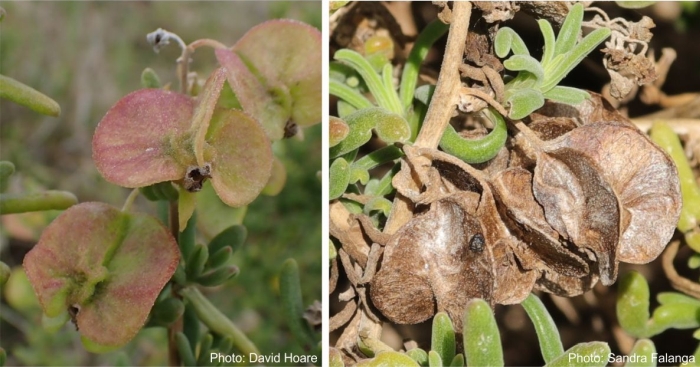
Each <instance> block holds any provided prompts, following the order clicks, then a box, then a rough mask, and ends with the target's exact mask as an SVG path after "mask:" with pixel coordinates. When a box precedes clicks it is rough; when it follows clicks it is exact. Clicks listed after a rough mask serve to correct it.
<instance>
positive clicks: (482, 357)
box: [463, 299, 504, 367]
mask: <svg viewBox="0 0 700 367" xmlns="http://www.w3.org/2000/svg"><path fill="white" fill-rule="evenodd" d="M463 336H464V356H465V359H466V362H467V366H494V367H495V366H503V364H504V362H503V348H502V347H501V335H500V333H499V331H498V325H496V318H495V317H494V316H493V311H491V306H489V304H488V303H486V301H484V300H483V299H473V300H471V301H469V303H467V309H466V311H465V312H464V332H463Z"/></svg>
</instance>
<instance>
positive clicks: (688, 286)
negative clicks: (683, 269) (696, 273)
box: [661, 241, 700, 299]
mask: <svg viewBox="0 0 700 367" xmlns="http://www.w3.org/2000/svg"><path fill="white" fill-rule="evenodd" d="M679 245H680V241H673V242H671V244H670V245H668V247H667V248H666V251H665V252H664V255H663V257H662V259H661V261H662V265H663V268H664V273H665V274H666V277H667V278H668V280H669V281H670V282H671V286H673V288H675V289H676V290H678V291H681V292H683V293H685V294H687V295H689V296H692V297H695V298H698V299H700V284H698V283H695V282H693V281H692V280H690V279H688V278H684V277H682V276H680V275H679V274H678V272H677V271H676V268H674V267H673V259H675V258H676V254H677V253H678V246H679Z"/></svg>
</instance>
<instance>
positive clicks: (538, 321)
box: [521, 294, 564, 363]
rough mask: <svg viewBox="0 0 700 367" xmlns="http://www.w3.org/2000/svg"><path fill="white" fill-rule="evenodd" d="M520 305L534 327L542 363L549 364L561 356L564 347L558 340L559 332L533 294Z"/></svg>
mask: <svg viewBox="0 0 700 367" xmlns="http://www.w3.org/2000/svg"><path fill="white" fill-rule="evenodd" d="M521 305H522V306H523V308H524V309H525V312H527V315H528V316H529V317H530V321H532V324H533V325H534V326H535V332H537V339H538V340H539V341H540V350H541V351H542V357H543V358H544V362H545V363H549V362H551V361H553V360H554V359H555V358H557V357H558V356H560V355H562V354H563V353H564V347H563V346H562V344H561V339H560V338H559V330H557V325H556V324H554V320H553V319H552V316H551V315H550V314H549V312H548V311H547V309H546V308H545V307H544V304H543V303H542V301H541V300H540V299H539V298H538V297H537V296H535V295H534V294H530V295H529V296H528V297H527V298H526V299H525V300H524V301H523V303H522V304H521Z"/></svg>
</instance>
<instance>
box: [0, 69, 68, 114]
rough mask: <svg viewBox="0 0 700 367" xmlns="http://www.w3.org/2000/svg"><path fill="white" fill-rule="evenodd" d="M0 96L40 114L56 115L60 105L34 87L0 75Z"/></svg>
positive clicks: (58, 112)
mask: <svg viewBox="0 0 700 367" xmlns="http://www.w3.org/2000/svg"><path fill="white" fill-rule="evenodd" d="M0 98H3V99H7V100H10V101H12V102H14V103H17V104H18V105H22V106H24V107H28V108H29V109H31V110H32V111H34V112H38V113H40V114H42V115H47V116H53V117H58V116H59V115H60V114H61V106H59V105H58V103H56V101H54V100H53V99H51V98H49V97H48V96H46V95H45V94H43V93H41V92H39V91H37V90H36V89H34V88H32V87H30V86H28V85H26V84H23V83H21V82H19V81H17V80H15V79H12V78H10V77H6V76H4V75H0Z"/></svg>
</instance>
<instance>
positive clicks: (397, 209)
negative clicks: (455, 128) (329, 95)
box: [384, 1, 472, 234]
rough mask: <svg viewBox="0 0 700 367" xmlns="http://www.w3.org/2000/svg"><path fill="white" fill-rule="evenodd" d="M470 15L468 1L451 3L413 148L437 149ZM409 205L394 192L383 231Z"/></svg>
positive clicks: (400, 221) (402, 218)
mask: <svg viewBox="0 0 700 367" xmlns="http://www.w3.org/2000/svg"><path fill="white" fill-rule="evenodd" d="M471 14H472V4H471V3H470V2H468V1H464V2H462V1H456V2H454V9H453V10H452V19H453V20H452V24H450V31H449V33H448V35H447V46H446V48H445V56H444V58H443V61H442V66H441V67H440V76H439V77H438V82H437V85H436V86H435V93H434V94H433V98H432V100H431V102H430V106H429V107H428V113H427V114H426V116H425V121H424V122H423V127H422V128H421V130H420V132H419V133H418V137H417V138H416V142H415V144H414V145H415V146H416V147H421V148H432V149H435V148H437V146H438V143H439V142H440V139H441V138H442V134H443V133H444V131H445V128H446V127H447V124H448V123H449V121H450V114H451V113H452V111H453V110H454V106H455V104H456V101H457V100H456V98H457V93H458V92H459V89H460V78H459V65H460V64H461V63H462V55H464V47H465V42H466V39H467V32H468V31H469V19H470V18H471ZM411 206H412V204H411V203H410V201H409V200H408V199H406V198H405V197H403V196H402V195H400V194H397V195H396V198H395V199H394V208H393V209H392V211H391V215H390V216H389V219H388V220H387V223H386V226H384V233H388V234H393V233H394V232H396V231H397V230H398V229H399V228H401V226H403V225H404V224H405V223H406V222H408V221H409V220H410V219H411V217H412V215H413V213H412V212H411Z"/></svg>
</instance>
